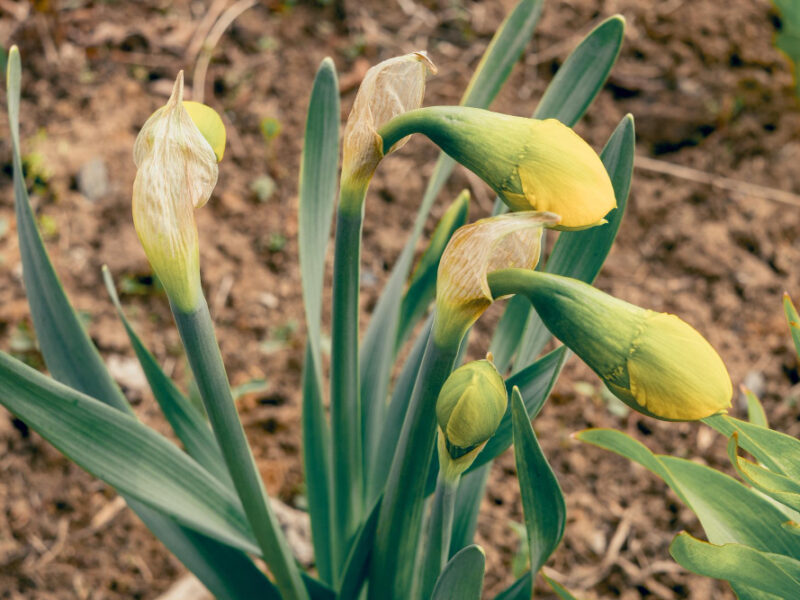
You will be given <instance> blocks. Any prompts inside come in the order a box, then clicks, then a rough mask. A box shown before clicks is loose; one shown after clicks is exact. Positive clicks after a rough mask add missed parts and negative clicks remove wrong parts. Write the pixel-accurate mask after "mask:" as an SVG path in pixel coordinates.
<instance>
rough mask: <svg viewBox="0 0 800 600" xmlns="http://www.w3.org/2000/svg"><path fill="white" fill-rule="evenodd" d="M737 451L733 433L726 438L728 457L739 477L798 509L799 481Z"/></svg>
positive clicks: (736, 438)
mask: <svg viewBox="0 0 800 600" xmlns="http://www.w3.org/2000/svg"><path fill="white" fill-rule="evenodd" d="M738 451H739V444H738V435H737V434H734V435H732V436H731V437H730V440H728V457H729V458H730V459H731V462H732V463H733V466H734V467H735V468H736V472H737V473H738V474H739V477H741V478H742V479H744V480H745V481H746V482H747V483H749V484H750V485H751V486H753V487H754V488H756V489H757V490H760V491H761V492H763V493H764V494H766V495H768V496H769V497H771V498H774V499H775V500H777V501H778V502H780V503H782V504H784V505H786V506H788V507H789V508H791V509H793V510H796V511H800V481H798V480H794V479H790V478H789V477H786V476H785V475H781V474H778V473H773V472H772V471H770V470H769V469H765V468H764V467H762V466H760V465H757V464H756V463H754V462H751V461H749V460H746V459H743V458H741V457H740V456H739V452H738Z"/></svg>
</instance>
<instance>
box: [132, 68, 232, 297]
mask: <svg viewBox="0 0 800 600" xmlns="http://www.w3.org/2000/svg"><path fill="white" fill-rule="evenodd" d="M223 144H224V141H223ZM133 160H134V162H135V163H136V167H137V172H136V179H135V181H134V184H133V222H134V226H135V227H136V233H137V234H138V236H139V240H140V241H141V243H142V246H143V247H144V251H145V254H146V255H147V259H148V260H149V261H150V264H151V266H152V267H153V271H154V272H155V273H156V275H157V276H158V278H159V279H160V280H161V283H162V284H163V285H164V288H165V289H166V291H167V294H168V296H169V298H170V300H171V301H172V302H173V303H175V304H176V306H178V307H179V308H180V309H181V310H187V311H188V310H191V309H193V308H194V307H195V306H196V305H197V303H198V302H199V300H200V297H201V289H200V256H199V246H198V237H197V225H196V224H195V220H194V214H193V211H194V209H195V208H199V207H201V206H203V205H204V204H205V203H206V202H208V199H209V197H210V196H211V192H212V190H213V189H214V186H215V185H216V183H217V172H218V169H217V157H216V154H215V152H214V149H212V147H211V144H210V143H209V142H208V141H207V140H206V138H205V137H204V136H203V134H202V133H201V131H200V130H199V129H198V127H197V125H195V123H194V121H193V120H192V118H191V116H190V115H189V113H188V112H187V110H186V109H185V108H184V105H183V72H181V73H180V74H179V75H178V78H177V79H176V81H175V86H174V88H173V90H172V95H171V96H170V99H169V101H168V102H167V104H166V105H165V106H163V107H161V108H159V109H158V110H157V111H156V112H155V113H153V115H152V116H151V117H150V118H149V119H148V120H147V121H146V122H145V124H144V126H143V127H142V130H141V131H140V132H139V136H138V137H137V138H136V144H135V145H134V148H133Z"/></svg>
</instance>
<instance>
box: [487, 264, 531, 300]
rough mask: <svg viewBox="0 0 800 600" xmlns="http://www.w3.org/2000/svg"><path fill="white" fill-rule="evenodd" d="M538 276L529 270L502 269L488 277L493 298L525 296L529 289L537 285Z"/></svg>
mask: <svg viewBox="0 0 800 600" xmlns="http://www.w3.org/2000/svg"><path fill="white" fill-rule="evenodd" d="M535 278H536V274H535V273H534V272H533V271H529V270H527V269H501V270H499V271H494V272H493V273H489V274H488V275H487V276H486V280H487V281H488V282H489V289H490V290H491V291H492V296H494V297H495V298H499V297H500V296H509V295H514V294H525V292H526V290H527V289H530V287H531V286H534V285H536V279H535Z"/></svg>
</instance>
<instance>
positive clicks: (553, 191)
mask: <svg viewBox="0 0 800 600" xmlns="http://www.w3.org/2000/svg"><path fill="white" fill-rule="evenodd" d="M415 132H418V133H422V134H424V135H426V136H427V137H429V138H430V139H431V140H432V141H433V142H434V143H435V144H436V145H438V146H439V147H440V148H441V149H442V150H444V151H445V152H447V154H449V155H450V156H452V157H453V158H454V159H455V160H457V161H458V162H460V163H461V164H463V165H464V166H465V167H467V168H468V169H470V170H471V171H473V172H474V173H476V174H477V175H478V176H479V177H480V178H481V179H483V180H484V181H485V182H486V183H488V184H489V186H491V188H492V189H493V190H494V191H495V192H496V193H497V195H498V196H499V197H500V198H501V199H502V200H503V202H505V203H506V204H507V205H508V207H509V208H511V209H512V210H516V211H521V210H536V211H546V212H552V213H555V214H557V215H560V216H561V221H560V222H559V227H560V228H562V229H582V228H586V227H591V226H593V225H598V224H601V223H602V222H603V217H605V215H606V214H608V212H609V211H611V210H612V209H614V208H616V206H617V202H616V198H615V196H614V189H613V187H612V185H611V180H610V178H609V176H608V173H607V172H606V170H605V167H604V166H603V163H602V161H601V160H600V157H599V156H598V155H597V153H596V152H595V151H594V150H592V148H591V146H589V144H587V143H586V142H585V141H584V140H583V139H582V138H581V137H580V136H579V135H578V134H576V133H575V132H574V131H573V130H572V129H570V128H569V127H567V126H566V125H564V124H563V123H561V122H559V121H557V120H556V119H546V120H538V119H527V118H523V117H514V116H509V115H503V114H499V113H495V112H491V111H488V110H483V109H479V108H469V107H464V106H433V107H428V108H423V109H419V110H415V111H412V112H409V113H407V114H405V115H403V116H402V117H401V118H399V119H396V120H395V121H392V122H391V123H389V124H388V125H387V126H386V127H385V128H384V129H383V130H382V131H381V133H382V135H383V136H384V141H385V143H391V142H393V141H394V140H395V139H397V138H398V137H399V136H405V135H408V134H410V133H415Z"/></svg>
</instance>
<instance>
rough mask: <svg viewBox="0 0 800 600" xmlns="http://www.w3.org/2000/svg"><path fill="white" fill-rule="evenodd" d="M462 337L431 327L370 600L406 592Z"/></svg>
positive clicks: (399, 597)
mask: <svg viewBox="0 0 800 600" xmlns="http://www.w3.org/2000/svg"><path fill="white" fill-rule="evenodd" d="M436 329H437V328H436V326H435V324H434V332H435V331H436ZM460 342H461V339H460V338H458V339H456V337H448V338H442V337H441V336H437V335H436V334H435V333H434V335H432V336H431V338H430V340H429V341H428V346H427V348H426V349H425V355H424V356H423V358H422V364H421V365H420V371H419V375H418V377H417V383H416V384H415V385H414V391H413V394H412V397H411V403H410V405H409V407H408V412H407V414H406V419H405V421H404V422H403V429H402V431H401V432H400V439H399V441H398V444H397V450H396V451H395V455H394V459H393V461H392V467H391V470H390V471H389V478H388V480H387V483H386V490H385V492H384V497H383V502H382V503H381V510H380V514H379V516H378V528H377V533H376V536H375V548H374V551H373V557H372V570H371V576H370V586H369V598H370V600H406V599H407V598H409V597H410V592H411V589H410V587H411V583H412V581H413V580H414V568H415V564H416V561H415V560H414V557H415V556H416V553H417V545H418V541H419V534H420V530H421V523H422V513H423V506H424V500H425V482H426V479H427V475H428V469H429V466H430V463H431V460H432V458H433V451H434V442H435V441H436V398H437V397H438V395H439V390H440V389H441V387H442V385H443V384H444V382H445V380H446V379H447V376H448V375H449V374H450V371H451V370H452V368H453V363H454V361H455V358H456V355H457V354H458V348H459V345H460Z"/></svg>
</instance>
